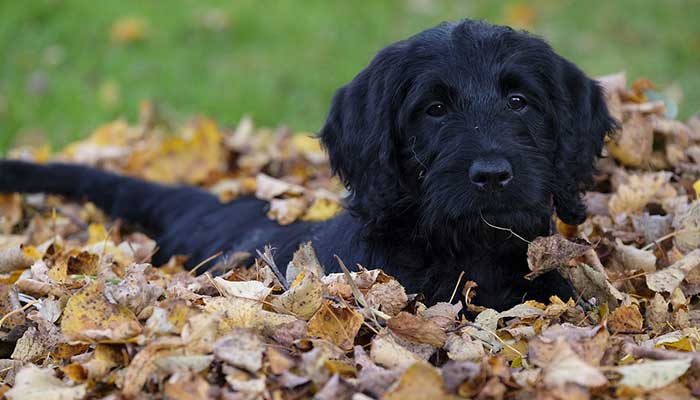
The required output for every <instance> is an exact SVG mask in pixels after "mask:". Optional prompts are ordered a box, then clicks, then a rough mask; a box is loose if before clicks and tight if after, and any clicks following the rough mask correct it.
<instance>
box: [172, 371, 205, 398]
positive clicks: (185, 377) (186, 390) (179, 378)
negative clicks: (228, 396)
mask: <svg viewBox="0 0 700 400" xmlns="http://www.w3.org/2000/svg"><path fill="white" fill-rule="evenodd" d="M163 393H164V394H165V397H166V398H168V399H173V400H198V399H207V398H211V397H210V396H211V391H210V385H209V382H207V381H206V380H205V379H204V378H202V377H201V376H199V375H197V374H195V373H193V372H190V371H179V372H176V373H174V374H173V375H172V376H170V378H169V379H168V380H167V381H166V382H165V386H164V387H163Z"/></svg>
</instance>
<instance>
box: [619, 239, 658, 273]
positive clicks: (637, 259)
mask: <svg viewBox="0 0 700 400" xmlns="http://www.w3.org/2000/svg"><path fill="white" fill-rule="evenodd" d="M615 258H616V260H617V261H618V262H619V263H620V265H622V267H623V270H624V271H635V270H637V271H644V272H654V271H656V256H655V255H654V253H653V252H651V251H645V250H641V249H638V248H636V247H633V246H627V245H625V244H623V243H622V241H620V240H619V239H618V240H617V241H616V243H615Z"/></svg>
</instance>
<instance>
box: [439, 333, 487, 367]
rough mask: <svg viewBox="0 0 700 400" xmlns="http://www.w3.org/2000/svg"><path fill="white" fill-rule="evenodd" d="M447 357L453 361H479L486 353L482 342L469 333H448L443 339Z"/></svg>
mask: <svg viewBox="0 0 700 400" xmlns="http://www.w3.org/2000/svg"><path fill="white" fill-rule="evenodd" d="M445 350H447V357H449V358H450V360H455V361H479V360H481V359H483V358H484V357H485V355H486V353H485V352H484V345H483V343H482V342H480V341H477V340H473V339H471V337H469V335H461V336H460V335H456V334H454V333H450V334H448V335H447V339H446V341H445Z"/></svg>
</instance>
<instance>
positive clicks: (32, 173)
mask: <svg viewBox="0 0 700 400" xmlns="http://www.w3.org/2000/svg"><path fill="white" fill-rule="evenodd" d="M12 192H18V193H50V194H58V195H63V196H66V197H68V198H71V199H74V200H89V201H91V202H93V203H95V205H97V206H98V207H100V208H101V209H102V210H103V211H105V212H106V213H107V214H109V215H110V216H111V217H112V218H121V219H123V220H125V221H127V222H132V223H138V224H141V225H142V226H144V227H145V228H147V229H149V230H151V231H153V232H154V233H156V234H159V233H161V232H162V231H163V230H164V229H166V227H167V226H168V225H169V224H171V223H172V222H174V221H175V220H177V219H179V218H181V217H182V216H184V215H186V214H190V213H192V212H196V211H197V210H198V209H199V210H201V209H206V208H212V207H216V206H217V205H218V200H217V199H216V198H215V197H214V196H212V195H210V194H208V193H206V192H204V191H202V190H199V189H196V188H193V187H175V186H164V185H159V184H156V183H151V182H146V181H143V180H140V179H135V178H131V177H127V176H121V175H117V174H113V173H109V172H105V171H101V170H98V169H95V168H89V167H85V166H79V165H71V164H58V163H57V164H46V165H39V164H33V163H27V162H23V161H13V160H0V193H12Z"/></svg>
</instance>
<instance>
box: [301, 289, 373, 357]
mask: <svg viewBox="0 0 700 400" xmlns="http://www.w3.org/2000/svg"><path fill="white" fill-rule="evenodd" d="M363 321H364V318H362V315H361V314H360V313H358V312H355V311H354V310H352V309H350V308H347V307H345V306H342V305H338V304H335V303H331V302H330V301H328V300H325V301H324V302H323V305H322V306H321V308H319V309H318V311H317V312H316V314H314V316H313V317H312V318H311V320H309V324H308V325H307V327H308V334H309V336H316V337H320V338H321V339H326V340H328V341H330V342H332V343H334V344H336V345H337V346H338V347H340V348H341V349H343V350H350V349H352V346H353V343H354V342H355V336H356V335H357V332H358V331H359V330H360V326H362V322H363Z"/></svg>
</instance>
